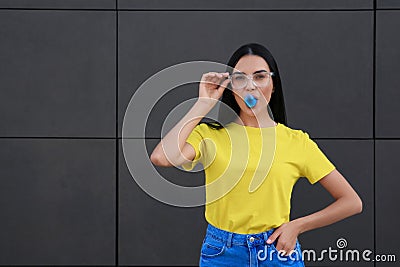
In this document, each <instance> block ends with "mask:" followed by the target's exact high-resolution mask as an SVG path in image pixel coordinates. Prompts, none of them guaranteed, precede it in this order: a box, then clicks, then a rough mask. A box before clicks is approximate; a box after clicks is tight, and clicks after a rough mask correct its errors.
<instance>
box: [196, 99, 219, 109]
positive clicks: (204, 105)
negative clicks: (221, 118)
mask: <svg viewBox="0 0 400 267" xmlns="http://www.w3.org/2000/svg"><path fill="white" fill-rule="evenodd" d="M216 103H217V100H214V99H210V98H205V97H199V98H198V99H197V101H196V104H195V105H196V107H197V108H200V109H201V110H204V111H207V112H208V111H210V110H211V109H212V108H213V107H214V106H215V104H216Z"/></svg>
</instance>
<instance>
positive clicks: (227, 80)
mask: <svg viewBox="0 0 400 267" xmlns="http://www.w3.org/2000/svg"><path fill="white" fill-rule="evenodd" d="M229 82H230V80H229V79H226V80H225V81H223V82H222V83H221V85H220V87H222V88H224V89H225V88H226V87H227V86H228V83H229Z"/></svg>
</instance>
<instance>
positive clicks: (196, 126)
mask: <svg viewBox="0 0 400 267" xmlns="http://www.w3.org/2000/svg"><path fill="white" fill-rule="evenodd" d="M227 65H228V66H229V67H228V69H227V72H225V73H215V72H209V73H206V74H203V76H202V78H201V82H200V86H199V98H198V100H197V101H196V103H195V104H194V106H193V107H192V108H191V109H190V111H189V112H188V113H187V114H186V115H185V116H184V117H183V118H182V119H181V121H179V122H178V123H177V125H176V126H175V127H174V128H172V129H171V131H170V132H169V133H168V134H167V135H166V136H165V137H164V138H163V139H162V140H161V141H160V143H159V144H158V145H157V147H156V148H155V149H154V151H153V153H152V154H151V161H152V162H153V163H154V164H155V165H158V166H182V167H183V168H184V169H186V170H190V169H192V168H193V167H194V165H195V164H196V163H197V162H201V163H202V164H203V166H204V167H205V176H206V184H207V185H208V184H210V185H211V184H212V183H211V182H216V181H217V180H218V181H219V180H224V181H225V183H226V184H223V183H219V184H218V183H215V184H214V187H213V190H211V188H212V187H211V186H210V187H209V188H207V187H206V199H207V203H206V209H205V217H206V220H207V222H208V226H207V231H206V235H205V238H204V240H203V245H202V248H201V256H200V262H199V264H200V266H304V261H303V258H302V257H301V256H302V255H301V254H302V251H301V246H300V244H299V241H298V239H297V237H298V236H299V235H300V234H301V233H304V232H306V231H309V230H312V229H315V228H318V227H322V226H326V225H329V224H332V223H334V222H337V221H339V220H342V219H344V218H346V217H349V216H351V215H354V214H356V213H360V212H361V211H362V201H361V199H360V197H359V196H358V195H357V193H356V192H355V191H354V190H353V188H352V187H351V185H350V184H349V183H348V182H347V181H346V179H345V178H344V177H343V176H342V175H341V174H340V173H339V171H337V170H336V168H335V166H334V165H333V164H332V163H331V162H330V161H329V159H328V158H327V157H326V156H325V155H324V154H323V152H322V151H321V150H320V149H319V147H318V146H317V144H316V143H315V142H314V141H313V140H312V139H311V138H310V137H309V135H308V133H306V132H304V131H302V130H297V129H292V128H290V127H288V126H286V113H285V106H284V100H283V92H282V87H281V81H280V76H279V71H278V67H277V64H276V62H275V60H274V58H273V56H272V54H271V53H270V52H269V51H268V50H267V49H266V48H265V47H264V46H262V45H260V44H255V43H252V44H247V45H243V46H242V47H240V48H239V49H238V50H236V51H235V53H234V54H233V55H232V57H231V58H230V60H229V62H228V64H227ZM226 88H228V89H226ZM221 97H222V99H221V102H222V103H223V104H224V105H220V113H219V116H220V117H219V119H220V121H218V122H217V121H214V122H206V121H205V120H204V119H203V117H204V116H205V115H206V114H207V113H208V112H209V111H210V110H211V109H212V108H213V107H214V106H215V104H216V103H217V102H218V100H219V99H220V98H221ZM268 105H269V106H270V108H271V110H272V115H273V117H274V118H275V120H273V119H272V118H271V117H270V115H269V113H268V109H267V108H268ZM224 106H228V107H230V108H231V110H233V113H234V115H235V116H233V117H231V118H230V119H227V116H226V114H227V113H224V112H223V110H222V108H223V107H224ZM222 120H225V122H222ZM271 148H273V149H271ZM257 176H258V177H257ZM260 177H262V179H261V180H260ZM300 177H306V178H307V179H308V180H309V182H310V183H311V184H315V183H316V182H319V183H320V184H321V185H322V186H323V187H324V188H325V189H326V190H327V191H328V192H329V193H330V194H331V195H332V196H333V197H334V198H335V201H334V202H333V203H332V204H330V205H329V206H328V207H326V208H324V209H322V210H320V211H318V212H315V213H313V214H310V215H307V216H304V217H300V218H296V219H294V220H292V221H290V220H289V215H290V197H291V192H292V188H293V186H294V184H295V183H296V182H297V180H298V179H299V178H300ZM220 178H222V179H220ZM224 178H225V179H224ZM255 180H256V182H254V181H255ZM232 181H233V182H232ZM211 191H212V192H211Z"/></svg>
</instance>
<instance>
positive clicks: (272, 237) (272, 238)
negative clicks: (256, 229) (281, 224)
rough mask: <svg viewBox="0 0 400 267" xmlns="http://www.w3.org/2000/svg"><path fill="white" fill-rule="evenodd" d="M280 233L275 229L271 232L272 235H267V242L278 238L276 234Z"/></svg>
mask: <svg viewBox="0 0 400 267" xmlns="http://www.w3.org/2000/svg"><path fill="white" fill-rule="evenodd" d="M280 234H281V233H280V232H279V231H278V230H275V231H274V232H273V233H272V235H270V236H269V237H268V240H267V243H268V244H271V243H274V242H275V240H276V239H277V238H278V236H279V235H280Z"/></svg>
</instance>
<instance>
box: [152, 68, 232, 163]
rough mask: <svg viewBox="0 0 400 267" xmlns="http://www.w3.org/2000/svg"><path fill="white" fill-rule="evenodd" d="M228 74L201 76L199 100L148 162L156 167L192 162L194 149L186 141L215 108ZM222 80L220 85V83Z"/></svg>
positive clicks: (158, 146)
mask: <svg viewBox="0 0 400 267" xmlns="http://www.w3.org/2000/svg"><path fill="white" fill-rule="evenodd" d="M227 76H228V73H222V74H221V73H215V72H209V73H206V74H204V75H203V76H202V79H201V82H200V86H199V98H198V100H197V101H196V103H195V104H194V105H193V107H192V108H191V109H190V110H189V112H188V113H187V114H186V115H185V116H184V117H183V118H182V119H181V120H180V121H179V122H178V123H177V124H176V125H175V126H174V127H173V128H172V129H171V130H170V131H169V132H168V134H167V135H165V137H164V138H163V139H161V141H160V142H159V143H158V145H157V146H156V147H155V149H154V150H153V152H152V154H151V156H150V160H151V162H152V163H153V164H155V165H157V166H164V167H169V166H178V165H182V164H183V163H186V162H188V161H192V160H193V159H194V157H195V156H196V152H195V150H194V148H193V147H192V146H191V145H190V144H188V143H186V140H187V138H188V136H189V135H190V133H191V132H192V131H193V129H194V128H195V127H196V125H197V124H198V123H199V122H200V120H201V119H202V118H203V117H204V116H205V115H206V114H207V113H208V112H209V111H210V110H211V109H212V108H213V107H214V106H215V104H216V103H217V102H218V99H219V98H220V97H221V96H222V93H223V91H224V89H225V88H226V86H227V84H228V82H229V80H228V79H226V77H227ZM221 80H224V81H223V83H221V84H220V81H221Z"/></svg>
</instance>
